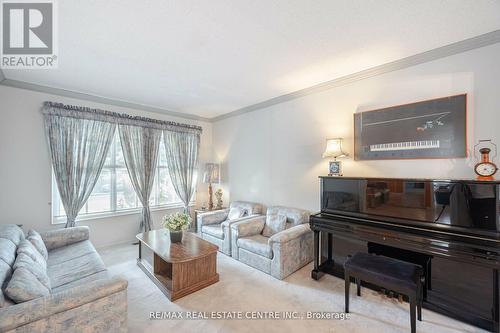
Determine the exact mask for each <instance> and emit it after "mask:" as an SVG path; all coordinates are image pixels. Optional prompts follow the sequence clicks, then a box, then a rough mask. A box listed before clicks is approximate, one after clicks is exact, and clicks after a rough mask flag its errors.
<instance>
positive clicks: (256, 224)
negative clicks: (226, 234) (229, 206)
mask: <svg viewBox="0 0 500 333" xmlns="http://www.w3.org/2000/svg"><path fill="white" fill-rule="evenodd" d="M265 223H266V217H265V216H257V217H254V218H246V219H243V220H242V221H239V222H236V223H233V224H231V230H232V233H233V235H234V236H235V239H238V238H241V237H248V236H254V235H258V234H260V233H261V232H262V230H264V224H265Z"/></svg>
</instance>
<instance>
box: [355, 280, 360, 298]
mask: <svg viewBox="0 0 500 333" xmlns="http://www.w3.org/2000/svg"><path fill="white" fill-rule="evenodd" d="M356 286H357V293H358V296H361V279H356Z"/></svg>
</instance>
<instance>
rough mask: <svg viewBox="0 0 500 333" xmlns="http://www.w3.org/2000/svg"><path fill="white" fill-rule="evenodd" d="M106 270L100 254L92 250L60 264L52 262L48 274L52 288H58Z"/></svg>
mask: <svg viewBox="0 0 500 333" xmlns="http://www.w3.org/2000/svg"><path fill="white" fill-rule="evenodd" d="M49 257H50V254H49ZM105 270H106V267H105V266H104V263H103V262H102V260H101V257H100V256H99V254H97V252H92V253H87V254H85V255H82V256H79V257H76V258H73V259H70V260H67V261H64V262H60V263H58V264H50V265H49V266H48V267H47V274H48V275H49V279H50V284H51V286H52V288H57V287H60V286H62V285H65V284H68V283H71V282H74V281H77V280H80V279H82V278H85V277H87V276H90V275H93V274H96V273H99V272H102V271H105Z"/></svg>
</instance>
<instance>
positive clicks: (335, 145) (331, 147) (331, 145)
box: [323, 138, 349, 176]
mask: <svg viewBox="0 0 500 333" xmlns="http://www.w3.org/2000/svg"><path fill="white" fill-rule="evenodd" d="M342 141H343V139H342V138H335V139H326V150H325V152H324V153H323V158H326V157H333V161H330V164H329V172H328V176H342V161H337V158H343V157H347V156H349V155H348V154H347V153H345V152H344V151H343V150H342Z"/></svg>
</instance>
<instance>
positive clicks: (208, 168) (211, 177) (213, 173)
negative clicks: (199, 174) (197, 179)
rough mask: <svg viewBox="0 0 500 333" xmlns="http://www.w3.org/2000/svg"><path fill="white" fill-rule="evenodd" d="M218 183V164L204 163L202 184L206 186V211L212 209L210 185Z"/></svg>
mask: <svg viewBox="0 0 500 333" xmlns="http://www.w3.org/2000/svg"><path fill="white" fill-rule="evenodd" d="M219 182H220V165H219V163H205V171H204V173H203V183H205V184H208V210H212V209H214V201H213V190H212V184H219Z"/></svg>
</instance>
